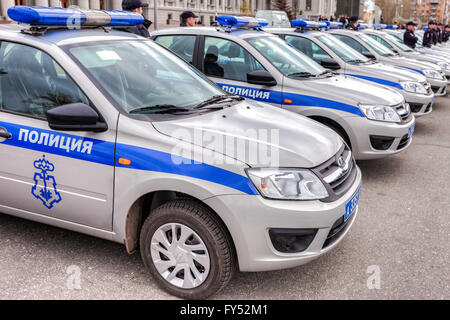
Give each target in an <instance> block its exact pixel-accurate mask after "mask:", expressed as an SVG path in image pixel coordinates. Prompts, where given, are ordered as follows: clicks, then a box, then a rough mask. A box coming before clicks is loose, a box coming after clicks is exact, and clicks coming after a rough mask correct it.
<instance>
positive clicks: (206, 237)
mask: <svg viewBox="0 0 450 320" xmlns="http://www.w3.org/2000/svg"><path fill="white" fill-rule="evenodd" d="M189 229H190V230H191V231H193V233H192V235H191V236H190V237H189V238H187V240H186V241H183V240H182V238H186V235H188V234H190V233H189V232H190V231H189ZM172 230H175V231H172ZM174 233H176V234H177V236H176V237H175V238H174V237H172V234H174ZM174 240H177V244H176V246H175V243H174V242H173V241H174ZM178 241H179V242H178ZM189 241H191V242H189ZM194 245H195V246H196V248H198V247H201V248H206V250H192V251H189V250H187V252H188V253H186V254H185V250H184V249H185V248H188V247H189V246H194ZM202 246H203V247H202ZM180 247H181V248H182V249H179V248H180ZM152 248H153V249H152ZM155 248H157V249H155ZM192 248H193V247H192ZM164 249H166V250H164ZM152 250H153V251H152ZM171 250H172V251H171ZM140 251H141V257H142V260H143V262H144V264H145V266H146V267H147V268H148V269H149V271H150V273H151V274H152V275H153V277H154V279H155V280H156V282H157V283H158V285H159V286H160V287H161V288H162V289H164V290H165V291H167V292H169V293H170V294H172V295H174V296H177V297H180V298H183V299H205V298H207V297H209V296H211V295H213V294H215V293H217V292H219V291H220V290H222V289H223V288H224V287H225V286H226V285H227V284H228V282H229V281H230V280H231V278H232V277H233V274H234V272H235V269H236V258H235V252H234V247H233V245H232V243H231V240H230V238H229V236H228V233H227V232H226V230H225V227H224V226H223V224H222V223H221V222H220V221H219V219H218V218H217V217H216V216H215V213H214V212H212V211H211V209H209V208H208V207H206V206H205V205H203V204H201V203H199V202H197V201H195V200H190V199H189V200H186V199H183V200H174V201H170V202H167V203H165V204H163V205H161V206H160V207H157V208H156V209H154V210H152V211H151V212H150V215H149V216H148V217H147V219H146V220H145V222H144V225H143V226H142V229H141V235H140ZM194 251H195V252H194ZM192 252H194V253H192ZM194 256H195V257H201V259H198V260H196V259H197V258H194V259H193V258H192V257H194ZM207 257H208V258H209V264H208V263H207V260H208V259H207ZM191 259H192V260H191ZM155 261H156V265H158V267H159V270H158V268H157V266H156V265H155ZM192 261H195V264H192ZM199 261H200V264H199ZM173 264H175V266H174V267H172V266H171V265H173ZM167 266H170V268H168V269H167V270H165V269H166V268H167ZM183 266H184V267H183ZM188 266H189V267H188ZM172 268H173V269H172ZM180 268H182V269H180ZM194 268H195V269H194ZM161 270H165V271H161ZM188 270H190V271H191V272H189V271H188ZM175 273H176V274H175ZM187 273H189V274H187ZM174 274H175V276H174ZM205 274H206V276H205ZM202 277H203V279H202ZM166 278H167V279H168V280H166ZM169 281H171V282H169ZM194 281H196V282H195V283H194ZM186 286H187V287H186Z"/></svg>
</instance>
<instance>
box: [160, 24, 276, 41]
mask: <svg viewBox="0 0 450 320" xmlns="http://www.w3.org/2000/svg"><path fill="white" fill-rule="evenodd" d="M223 30H224V29H222V28H219V27H177V28H169V29H162V30H158V31H153V32H152V33H151V36H158V35H163V34H192V35H216V36H217V35H222V36H224V38H228V37H238V38H242V39H245V38H252V37H255V36H258V37H273V36H275V35H273V34H270V33H267V32H264V31H257V30H254V29H244V28H239V29H238V28H234V29H231V31H230V32H226V31H223Z"/></svg>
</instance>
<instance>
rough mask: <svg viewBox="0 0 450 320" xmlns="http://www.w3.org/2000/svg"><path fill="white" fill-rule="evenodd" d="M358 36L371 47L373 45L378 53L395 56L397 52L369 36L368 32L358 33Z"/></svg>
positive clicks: (384, 55)
mask: <svg viewBox="0 0 450 320" xmlns="http://www.w3.org/2000/svg"><path fill="white" fill-rule="evenodd" d="M358 37H359V38H360V39H361V40H362V41H364V42H365V43H366V44H367V45H369V47H371V48H372V49H373V50H374V51H375V52H376V53H378V54H379V55H380V56H383V57H393V56H395V53H394V52H393V51H392V50H391V49H389V48H387V47H385V46H383V45H382V44H381V43H379V42H378V41H377V40H375V39H374V38H372V37H370V36H368V35H367V34H362V33H361V34H358Z"/></svg>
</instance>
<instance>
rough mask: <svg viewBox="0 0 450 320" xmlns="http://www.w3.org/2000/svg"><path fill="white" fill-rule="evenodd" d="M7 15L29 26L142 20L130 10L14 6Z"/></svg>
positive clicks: (129, 23)
mask: <svg viewBox="0 0 450 320" xmlns="http://www.w3.org/2000/svg"><path fill="white" fill-rule="evenodd" d="M8 16H9V17H10V18H11V19H12V20H14V21H16V22H19V23H24V24H29V25H31V26H76V25H80V26H105V27H127V26H135V25H138V24H141V23H143V22H144V17H143V16H142V15H140V14H137V13H134V12H131V11H118V10H78V9H65V8H47V7H30V6H15V7H11V8H9V9H8Z"/></svg>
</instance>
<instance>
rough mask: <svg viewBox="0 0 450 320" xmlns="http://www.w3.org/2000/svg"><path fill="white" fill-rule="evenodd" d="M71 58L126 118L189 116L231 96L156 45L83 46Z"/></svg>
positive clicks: (74, 48) (134, 42) (75, 48)
mask: <svg viewBox="0 0 450 320" xmlns="http://www.w3.org/2000/svg"><path fill="white" fill-rule="evenodd" d="M69 52H70V54H71V55H72V56H73V57H74V59H75V60H77V61H78V62H79V63H80V64H81V65H82V67H84V69H85V70H86V72H87V73H88V74H89V75H90V76H92V78H94V79H95V80H96V81H97V82H98V85H99V86H101V87H103V89H104V91H105V92H106V93H107V94H109V96H111V97H112V99H113V100H114V101H115V102H116V103H117V104H118V105H119V106H120V107H121V108H122V109H123V110H124V111H125V112H127V113H131V112H132V113H136V111H137V110H142V111H143V112H145V113H161V112H170V113H176V111H177V108H179V111H180V112H183V111H184V112H185V111H186V109H187V110H191V109H193V108H194V107H195V106H196V105H198V104H200V103H202V102H203V101H206V100H208V99H211V98H212V97H215V96H220V95H225V94H226V93H225V92H224V91H222V90H221V89H220V88H219V87H217V86H216V85H215V84H213V83H212V82H211V81H210V80H208V79H207V78H206V77H205V76H204V75H202V74H200V73H198V72H197V71H196V70H195V69H193V68H192V67H191V66H190V65H189V64H188V63H186V62H185V61H184V60H182V59H180V58H178V57H176V56H175V55H172V54H169V53H168V52H167V50H165V49H163V48H162V47H160V46H159V45H157V44H155V43H154V42H153V41H137V40H127V41H104V42H95V43H94V42H91V43H82V44H79V45H74V46H71V47H70V48H69ZM133 111H134V112H133Z"/></svg>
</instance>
